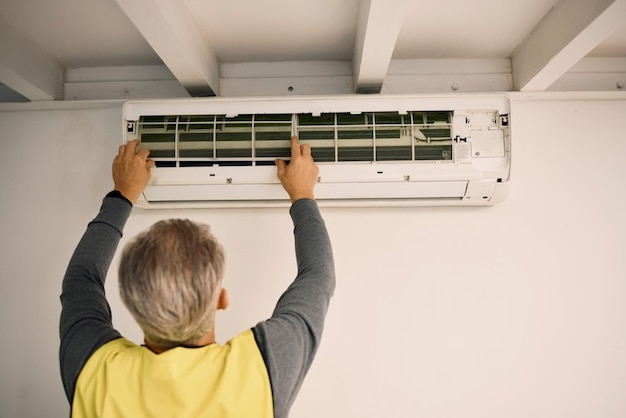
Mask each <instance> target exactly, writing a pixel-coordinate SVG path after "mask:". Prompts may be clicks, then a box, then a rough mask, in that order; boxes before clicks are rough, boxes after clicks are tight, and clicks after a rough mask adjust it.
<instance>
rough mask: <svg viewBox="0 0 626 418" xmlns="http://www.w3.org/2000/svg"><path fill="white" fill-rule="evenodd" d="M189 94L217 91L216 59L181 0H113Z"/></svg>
mask: <svg viewBox="0 0 626 418" xmlns="http://www.w3.org/2000/svg"><path fill="white" fill-rule="evenodd" d="M116 1H117V3H118V4H119V5H120V7H121V8H122V10H123V11H124V13H126V15H127V16H128V18H129V19H130V20H131V22H133V24H134V25H135V27H137V29H138V30H139V32H140V33H141V34H142V35H143V37H144V38H145V39H146V41H147V42H148V43H149V44H150V46H151V47H152V48H153V49H154V51H155V52H156V53H157V54H158V55H159V57H160V58H161V60H162V61H163V62H164V63H165V65H166V66H167V67H168V68H169V70H170V71H171V72H172V74H174V76H175V77H176V79H177V80H178V81H179V82H180V83H181V84H182V85H183V87H184V88H185V89H186V90H187V92H189V94H190V95H192V96H215V95H218V94H219V62H218V59H217V56H216V55H215V51H214V50H213V47H212V45H211V44H210V43H209V42H208V41H207V40H206V39H205V38H204V36H202V33H201V32H200V30H199V29H198V27H197V26H196V24H195V22H194V20H193V17H192V15H191V12H190V10H189V9H188V8H187V6H186V2H183V1H171V0H116Z"/></svg>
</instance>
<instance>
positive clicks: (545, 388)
mask: <svg viewBox="0 0 626 418" xmlns="http://www.w3.org/2000/svg"><path fill="white" fill-rule="evenodd" d="M624 115H626V101H567V102H555V101H522V102H520V101H516V102H515V103H514V109H513V118H512V126H513V167H514V168H513V178H512V181H513V183H512V191H511V194H510V197H509V199H508V200H507V201H506V202H505V203H503V204H501V205H498V206H495V207H491V208H413V209H406V208H405V209H358V210H356V209H324V210H323V214H324V216H325V218H326V221H327V224H328V227H329V230H330V233H331V237H332V240H333V245H334V250H335V257H336V268H337V276H338V286H337V291H336V295H335V298H334V299H333V301H332V306H331V310H330V313H329V316H328V321H327V328H326V333H325V336H324V340H323V344H322V346H321V349H320V351H319V354H318V357H317V359H316V361H315V363H314V365H313V368H312V370H311V372H310V374H309V376H308V377H307V379H306V381H305V383H304V386H303V388H302V391H301V393H300V396H299V398H298V400H297V401H296V404H295V405H294V407H293V410H292V416H293V417H297V418H309V417H311V418H312V417H320V416H323V417H377V418H378V417H416V416H420V417H460V416H462V417H480V418H491V417H493V418H496V417H498V418H499V417H502V416H506V417H528V416H535V417H550V418H553V417H567V418H572V417H581V418H582V417H590V416H593V417H616V418H617V417H623V416H625V415H626V397H625V396H624V393H626V356H625V355H624V353H626V303H624V300H625V296H626V257H625V255H626V254H625V253H626V221H625V220H624V214H625V213H626V197H624V190H625V189H624V186H623V179H624V178H626V164H625V163H624V160H623V158H624V155H626V119H625V118H624ZM120 120H121V109H120V108H119V107H114V108H107V109H91V110H89V109H83V110H58V111H50V110H47V111H15V112H9V111H7V112H0V128H1V129H0V190H1V191H2V200H1V202H2V203H1V204H0V231H1V232H2V234H1V235H0V237H1V238H0V266H1V267H2V269H1V271H2V276H1V278H0V318H1V319H0V335H2V337H3V342H2V344H1V347H2V348H1V353H2V356H1V357H0V358H1V360H0V362H1V366H0V370H2V372H1V373H0V416H2V417H42V416H46V417H65V416H67V411H68V406H67V403H66V401H65V399H64V395H63V390H62V386H61V381H60V378H59V372H58V360H57V357H58V354H57V353H58V331H57V324H58V315H59V311H60V303H59V300H58V295H59V293H60V285H61V279H62V276H63V273H64V269H65V266H66V264H67V261H68V260H69V257H70V255H71V252H72V251H73V249H74V246H75V245H76V243H77V242H78V239H79V238H80V236H81V234H82V232H83V230H84V228H85V226H86V224H87V222H88V221H89V220H91V219H92V218H93V216H95V214H96V212H97V209H98V207H99V203H100V199H101V197H102V196H103V195H104V194H105V193H106V192H108V191H109V190H110V189H111V187H112V181H111V180H110V164H111V161H112V158H113V156H114V154H115V153H116V150H117V145H118V144H119V143H120V138H121V131H120V128H121V123H120ZM164 217H186V218H192V219H195V220H200V221H205V222H207V223H209V224H211V225H212V228H213V231H214V233H215V234H216V235H217V236H218V238H219V239H220V240H221V241H222V243H223V244H224V246H225V247H226V251H227V257H228V268H227V277H226V286H227V288H228V289H229V291H230V294H231V307H230V308H229V310H228V311H226V312H225V313H220V314H219V316H218V330H217V336H218V340H219V341H220V342H224V341H226V340H227V339H228V338H229V337H231V336H233V335H234V334H236V333H238V332H239V331H241V330H242V329H244V328H246V327H250V326H253V325H254V324H255V323H256V322H258V321H259V320H262V319H263V318H265V317H267V316H268V315H269V314H270V313H271V310H272V308H273V305H274V302H275V301H276V299H277V298H278V296H279V295H280V293H281V291H282V290H283V289H284V288H285V287H286V286H287V284H288V283H289V282H290V280H291V279H292V277H293V275H294V273H295V263H294V255H293V248H292V244H293V243H292V236H291V222H290V219H289V218H288V215H287V211H286V210H284V209H267V210H214V211H197V210H194V211H191V210H185V211H171V212H166V211H162V212H161V211H154V212H153V211H141V210H135V212H134V213H133V215H132V217H131V219H130V220H129V222H128V224H127V228H126V236H125V238H124V241H126V240H127V239H128V238H130V237H132V236H133V235H135V234H136V233H137V232H139V231H140V230H142V229H144V228H145V227H147V226H149V225H150V224H151V223H153V222H154V221H156V220H157V219H161V218H164ZM116 263H117V259H116V260H114V265H113V268H112V270H111V274H110V275H109V281H108V284H107V291H108V294H109V298H110V302H111V305H112V309H113V312H114V321H115V325H116V326H117V327H118V328H119V329H120V330H121V331H122V332H123V333H125V334H126V335H127V336H129V337H130V338H131V339H134V340H135V341H137V342H140V341H141V336H140V333H139V331H138V328H137V327H136V326H135V325H134V323H133V321H132V319H131V318H130V316H129V314H128V313H127V312H126V310H125V309H124V308H123V307H122V305H121V303H120V301H119V298H118V296H117V286H116V273H115V267H116Z"/></svg>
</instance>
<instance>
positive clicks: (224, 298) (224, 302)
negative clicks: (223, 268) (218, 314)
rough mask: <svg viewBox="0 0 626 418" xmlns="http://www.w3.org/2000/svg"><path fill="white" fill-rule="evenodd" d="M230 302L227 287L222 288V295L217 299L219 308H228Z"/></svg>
mask: <svg viewBox="0 0 626 418" xmlns="http://www.w3.org/2000/svg"><path fill="white" fill-rule="evenodd" d="M229 302H230V300H229V298H228V292H227V291H226V289H224V288H222V290H220V295H219V297H218V299H217V309H226V308H228V303H229Z"/></svg>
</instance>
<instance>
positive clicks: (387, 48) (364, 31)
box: [352, 0, 407, 93]
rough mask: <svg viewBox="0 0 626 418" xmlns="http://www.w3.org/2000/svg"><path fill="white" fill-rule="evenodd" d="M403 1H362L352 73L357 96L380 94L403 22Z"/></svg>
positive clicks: (404, 5) (404, 2) (405, 3)
mask: <svg viewBox="0 0 626 418" xmlns="http://www.w3.org/2000/svg"><path fill="white" fill-rule="evenodd" d="M406 5H407V1H406V0H363V1H362V2H361V5H360V10H359V20H358V23H357V30H356V39H355V42H354V54H353V57H352V67H353V68H352V73H353V78H354V87H355V90H356V92H357V93H380V89H381V87H382V85H383V81H384V80H385V76H386V75H387V68H388V67H389V63H390V62H391V57H392V55H393V51H394V49H395V46H396V41H397V39H398V34H399V33H400V28H401V27H402V21H403V20H404V15H405V10H406Z"/></svg>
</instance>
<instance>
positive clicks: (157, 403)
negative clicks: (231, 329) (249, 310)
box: [72, 330, 274, 418]
mask: <svg viewBox="0 0 626 418" xmlns="http://www.w3.org/2000/svg"><path fill="white" fill-rule="evenodd" d="M273 414H274V411H273V407H272V389H271V386H270V381H269V376H268V374H267V369H266V367H265V363H264V362H263V357H262V356H261V352H260V351H259V348H258V346H257V344H256V341H255V340H254V334H253V333H252V330H247V331H245V332H243V333H241V334H239V335H238V336H237V337H235V338H233V339H232V340H230V341H229V342H228V343H226V345H224V346H220V345H218V344H211V345H208V346H205V347H200V348H184V347H176V348H173V349H170V350H168V351H165V352H163V353H161V354H155V353H153V352H152V351H150V350H149V349H148V348H146V347H142V346H138V345H136V344H133V343H132V342H130V341H128V340H127V339H125V338H119V339H116V340H113V341H110V342H108V343H107V344H105V345H103V346H102V347H100V348H99V349H98V350H97V351H96V352H95V353H94V354H93V355H92V356H91V357H90V358H89V360H87V363H86V364H85V366H84V367H83V369H82V371H81V372H80V375H79V376H78V380H77V382H76V390H75V392H74V400H73V403H72V417H74V418H82V417H85V418H95V417H106V418H109V417H112V418H118V417H131V418H140V417H158V418H161V417H163V418H167V417H176V418H184V417H189V418H202V417H211V418H216V417H220V418H221V417H245V418H253V417H263V418H269V417H273V416H274V415H273Z"/></svg>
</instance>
